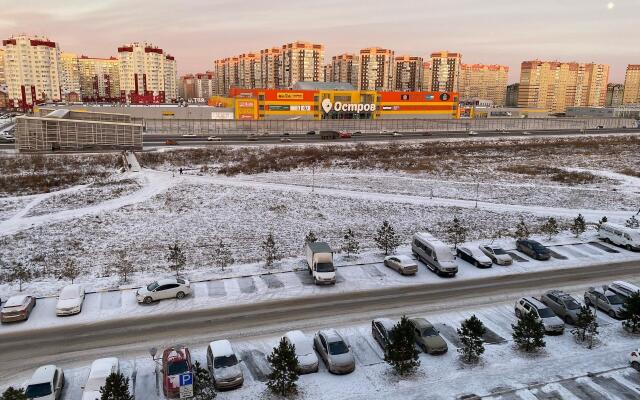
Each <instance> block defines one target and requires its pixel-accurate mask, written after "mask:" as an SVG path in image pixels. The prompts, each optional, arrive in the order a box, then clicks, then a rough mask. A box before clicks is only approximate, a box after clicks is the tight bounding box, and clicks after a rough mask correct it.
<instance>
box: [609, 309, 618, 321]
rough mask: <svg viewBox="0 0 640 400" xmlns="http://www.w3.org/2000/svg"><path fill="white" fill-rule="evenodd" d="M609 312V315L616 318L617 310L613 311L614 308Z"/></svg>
mask: <svg viewBox="0 0 640 400" xmlns="http://www.w3.org/2000/svg"><path fill="white" fill-rule="evenodd" d="M607 314H609V316H610V317H611V318H613V319H616V313H615V311H613V310H609V312H608V313H607Z"/></svg>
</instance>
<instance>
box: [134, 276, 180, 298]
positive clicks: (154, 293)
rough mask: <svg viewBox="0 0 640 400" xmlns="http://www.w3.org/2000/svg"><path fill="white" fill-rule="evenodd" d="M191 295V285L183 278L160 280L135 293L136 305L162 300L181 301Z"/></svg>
mask: <svg viewBox="0 0 640 400" xmlns="http://www.w3.org/2000/svg"><path fill="white" fill-rule="evenodd" d="M189 294H191V284H190V283H189V281H188V280H186V279H183V278H168V279H161V280H159V281H155V282H153V283H150V284H149V285H147V286H143V287H141V288H140V289H138V291H137V292H136V300H138V303H144V304H151V303H152V302H154V301H158V300H162V299H173V298H176V299H183V298H184V297H185V296H187V295H189Z"/></svg>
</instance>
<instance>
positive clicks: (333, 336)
mask: <svg viewBox="0 0 640 400" xmlns="http://www.w3.org/2000/svg"><path fill="white" fill-rule="evenodd" d="M320 332H321V333H322V334H324V336H326V338H327V340H328V341H329V342H335V341H338V340H341V341H344V339H342V336H340V334H339V333H338V331H336V330H335V329H324V330H322V331H320Z"/></svg>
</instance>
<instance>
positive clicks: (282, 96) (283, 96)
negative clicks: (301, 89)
mask: <svg viewBox="0 0 640 400" xmlns="http://www.w3.org/2000/svg"><path fill="white" fill-rule="evenodd" d="M277 98H278V100H303V99H304V94H303V93H288V92H280V93H278V94H277Z"/></svg>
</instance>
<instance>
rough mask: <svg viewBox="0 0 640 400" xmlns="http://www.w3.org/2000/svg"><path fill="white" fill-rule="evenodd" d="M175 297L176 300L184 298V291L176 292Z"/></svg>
mask: <svg viewBox="0 0 640 400" xmlns="http://www.w3.org/2000/svg"><path fill="white" fill-rule="evenodd" d="M176 299H178V300H182V299H184V292H178V294H176Z"/></svg>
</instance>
